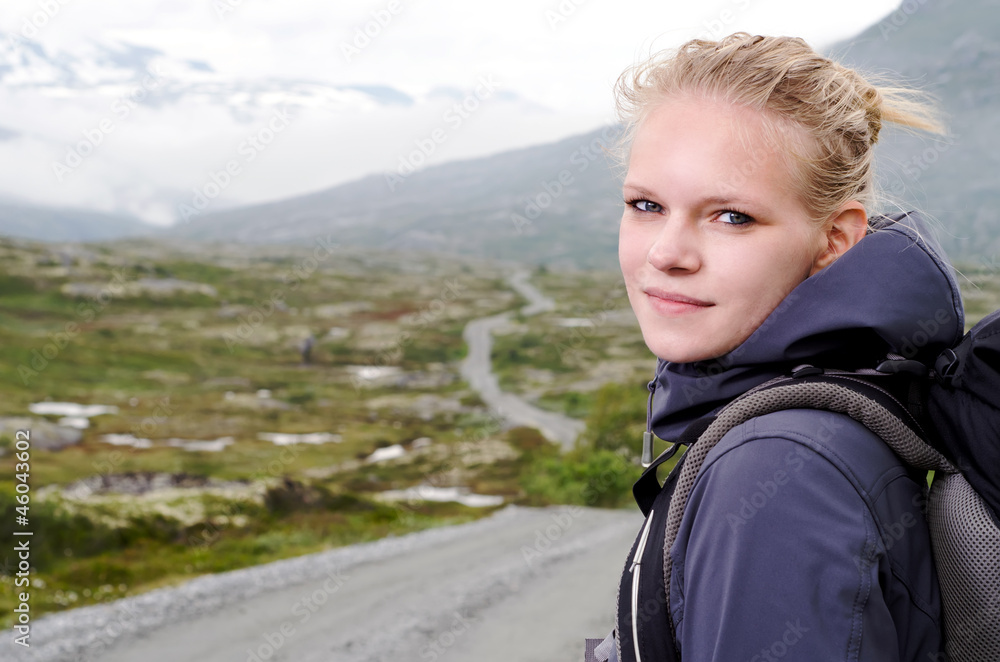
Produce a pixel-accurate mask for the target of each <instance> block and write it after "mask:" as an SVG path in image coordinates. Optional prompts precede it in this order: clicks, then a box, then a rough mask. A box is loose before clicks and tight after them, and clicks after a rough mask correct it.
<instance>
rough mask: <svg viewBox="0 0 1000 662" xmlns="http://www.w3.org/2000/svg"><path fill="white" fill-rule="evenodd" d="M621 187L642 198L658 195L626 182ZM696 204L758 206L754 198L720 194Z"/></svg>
mask: <svg viewBox="0 0 1000 662" xmlns="http://www.w3.org/2000/svg"><path fill="white" fill-rule="evenodd" d="M622 189H623V190H625V191H629V192H630V193H635V194H636V195H639V196H642V197H644V198H651V199H656V198H658V197H659V196H657V195H656V194H655V193H653V192H652V191H650V190H649V189H647V188H646V187H644V186H638V185H635V184H629V183H627V182H626V183H625V184H624V185H623V186H622ZM698 204H699V205H701V206H705V207H726V206H728V205H740V206H743V205H746V206H748V207H758V206H759V205H758V204H757V201H756V200H751V199H749V198H731V197H726V196H721V195H710V196H708V197H707V198H699V200H698Z"/></svg>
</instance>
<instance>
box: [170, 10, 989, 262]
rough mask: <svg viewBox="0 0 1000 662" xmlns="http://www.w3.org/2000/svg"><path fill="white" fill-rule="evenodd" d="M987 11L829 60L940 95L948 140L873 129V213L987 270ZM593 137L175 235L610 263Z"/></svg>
mask: <svg viewBox="0 0 1000 662" xmlns="http://www.w3.org/2000/svg"><path fill="white" fill-rule="evenodd" d="M998 9H1000V0H962V1H961V2H959V1H958V0H941V1H937V2H935V0H925V1H922V2H919V3H918V2H913V1H912V0H907V2H905V3H903V4H901V5H900V8H899V9H898V10H896V11H895V12H893V13H891V14H889V15H888V16H886V17H885V19H883V20H882V21H880V22H879V23H877V24H875V25H873V26H871V27H870V28H868V29H867V30H865V31H864V32H862V33H861V34H859V35H858V36H857V37H855V38H853V39H850V40H847V41H845V42H842V43H840V44H837V45H835V46H834V47H832V48H831V49H829V51H828V53H829V54H830V55H831V56H833V57H835V58H836V59H838V60H839V61H842V62H844V63H845V64H847V65H849V66H855V67H858V68H859V69H861V70H862V71H864V72H874V73H876V74H882V75H886V76H887V77H888V78H889V79H890V80H892V79H899V78H900V77H901V78H902V79H903V80H904V81H909V82H910V83H912V84H913V85H914V86H917V87H920V88H922V89H925V90H927V91H929V92H931V93H934V94H936V95H938V96H939V97H940V99H941V106H942V108H943V109H944V111H945V112H946V114H947V122H948V126H949V127H950V129H951V134H950V135H948V136H946V137H939V138H934V137H926V136H914V135H910V134H908V133H906V132H904V131H901V130H893V129H891V128H887V129H885V130H884V131H883V133H882V136H881V137H880V144H879V147H878V150H879V151H878V156H877V159H878V163H879V168H880V169H879V173H880V175H879V179H880V181H881V185H882V189H883V191H884V193H885V198H884V204H883V207H882V209H880V210H881V211H891V210H893V209H896V208H906V209H912V208H918V209H921V210H923V211H924V212H926V213H927V214H929V215H931V216H932V217H933V218H936V219H937V221H938V223H939V225H940V229H941V233H940V234H941V239H942V242H943V243H944V245H945V248H946V250H948V252H949V253H950V254H951V255H952V257H953V258H958V259H965V260H968V259H980V260H983V261H986V260H991V263H992V259H991V258H990V257H989V256H992V255H995V254H997V253H1000V222H998V219H997V217H996V214H995V210H996V209H998V208H1000V190H998V187H997V185H996V179H995V176H994V174H993V173H995V172H996V171H997V165H998V164H1000V163H998V162H1000V144H998V143H1000V112H998V110H1000V108H998V106H1000V11H998ZM600 133H601V132H596V133H592V134H588V135H584V136H579V137H576V138H572V139H568V140H564V141H561V142H558V143H554V144H552V145H542V146H538V147H532V148H529V149H523V150H518V151H515V152H509V153H505V154H500V155H496V156H492V157H488V158H483V159H475V160H470V161H464V162H461V163H451V164H446V165H442V166H437V167H431V168H427V169H426V170H423V171H418V172H416V173H414V174H412V175H410V176H408V177H406V178H404V179H403V181H401V182H399V183H398V186H397V187H393V186H391V180H392V177H393V176H394V175H393V173H390V174H389V175H385V176H372V177H367V178H365V179H361V180H359V181H356V182H352V183H349V184H344V185H341V186H337V187H334V188H331V189H328V190H326V191H321V192H319V193H316V194H312V195H307V196H302V197H297V198H293V199H290V200H284V201H280V202H275V203H272V204H268V205H258V206H253V207H245V208H241V209H236V210H230V211H226V212H220V213H214V214H207V215H205V216H201V217H197V218H195V219H194V220H193V221H192V222H191V223H190V224H186V225H183V226H180V227H177V228H176V229H174V230H173V232H174V233H176V234H178V235H181V236H184V237H188V238H203V239H214V240H236V241H251V242H269V241H308V240H309V238H310V237H314V236H317V235H321V234H323V233H331V232H332V233H334V234H335V235H336V237H337V239H338V240H339V241H341V242H342V243H344V244H359V245H365V246H385V247H387V248H413V249H434V250H443V251H456V252H462V253H467V254H480V255H485V256H491V257H500V258H508V259H521V260H526V261H533V262H566V263H569V262H575V263H577V264H580V265H581V266H582V265H585V264H586V265H601V266H611V267H613V266H614V264H615V253H616V251H615V244H616V237H615V235H616V226H617V219H618V217H619V215H620V208H621V202H620V193H619V192H618V186H619V184H618V182H619V181H620V180H619V179H618V178H617V177H615V175H614V172H612V168H611V167H610V166H609V164H608V162H607V161H606V160H605V159H604V157H603V156H602V157H601V158H600V159H594V160H592V161H589V162H587V167H585V168H582V169H581V170H580V171H579V172H577V166H576V165H575V164H574V156H573V155H574V154H577V156H576V158H577V159H579V158H580V155H579V153H577V152H578V150H580V148H581V146H584V145H587V144H588V143H591V142H593V141H594V140H595V139H597V138H598V136H599V134H600ZM605 142H608V141H605ZM580 163H581V164H582V163H583V162H582V161H581V162H580ZM562 170H566V171H567V172H568V173H569V175H570V176H571V180H568V183H567V184H566V185H565V186H564V187H562V190H561V191H560V193H559V194H558V195H555V196H552V198H553V199H552V200H551V201H550V204H548V205H547V206H546V208H545V209H543V210H542V209H539V210H537V211H538V212H539V215H538V217H537V218H535V219H533V220H532V219H528V217H527V215H526V212H527V210H529V209H530V207H529V205H530V203H531V202H532V201H536V203H537V202H546V198H545V194H546V188H545V186H546V184H547V183H548V185H549V186H550V188H552V189H553V190H554V189H555V188H556V187H555V185H554V184H553V182H558V175H559V173H560V171H562ZM397 174H398V173H397ZM540 195H541V196H542V198H540V199H539V198H538V196H540ZM873 211H879V210H873ZM516 215H519V216H520V218H523V219H526V220H530V221H531V222H530V223H525V222H523V221H521V222H519V221H517V220H516V219H517V218H518V216H516ZM519 224H520V225H521V226H522V227H521V228H520V232H519V231H518V227H517V226H518V225H519Z"/></svg>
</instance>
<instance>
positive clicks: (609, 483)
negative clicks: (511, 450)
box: [521, 448, 639, 508]
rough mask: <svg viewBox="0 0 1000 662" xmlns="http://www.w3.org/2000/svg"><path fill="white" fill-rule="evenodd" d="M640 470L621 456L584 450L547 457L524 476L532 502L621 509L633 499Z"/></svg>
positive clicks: (540, 460)
mask: <svg viewBox="0 0 1000 662" xmlns="http://www.w3.org/2000/svg"><path fill="white" fill-rule="evenodd" d="M638 476H639V473H638V467H636V466H635V465H634V464H633V463H632V462H631V461H629V460H628V459H627V458H625V457H624V456H623V455H621V454H620V453H616V452H614V451H609V450H606V449H594V448H580V449H577V450H574V451H572V452H570V453H566V454H565V455H563V456H561V457H560V456H556V457H553V456H551V455H550V456H543V457H540V458H538V459H537V460H536V461H535V462H533V463H531V464H530V465H529V467H528V469H527V471H525V472H524V474H522V479H521V487H522V488H523V489H524V491H525V492H526V493H527V495H528V501H529V503H531V504H533V505H547V504H553V503H568V504H575V505H581V506H594V507H601V508H621V507H624V506H627V505H628V504H629V503H630V502H631V500H632V483H633V482H634V481H635V479H636V478H638Z"/></svg>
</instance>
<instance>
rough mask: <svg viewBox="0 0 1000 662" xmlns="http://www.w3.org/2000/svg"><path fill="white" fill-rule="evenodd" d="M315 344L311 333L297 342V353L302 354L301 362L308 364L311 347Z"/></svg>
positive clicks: (310, 359) (310, 360) (310, 357)
mask: <svg viewBox="0 0 1000 662" xmlns="http://www.w3.org/2000/svg"><path fill="white" fill-rule="evenodd" d="M315 344H316V339H315V338H313V335H312V334H311V333H310V334H309V335H308V336H306V338H305V339H304V340H303V341H302V342H301V343H299V353H300V354H301V355H302V363H304V364H306V365H308V364H309V363H311V362H312V349H313V345H315Z"/></svg>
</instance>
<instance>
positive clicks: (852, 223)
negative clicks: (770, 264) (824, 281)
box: [809, 200, 868, 276]
mask: <svg viewBox="0 0 1000 662" xmlns="http://www.w3.org/2000/svg"><path fill="white" fill-rule="evenodd" d="M825 227H826V230H825V232H824V233H823V241H824V242H825V244H826V245H825V247H824V248H822V249H821V250H820V252H819V254H818V255H817V256H816V260H815V262H813V268H812V271H810V272H809V275H810V276H811V275H813V274H814V273H816V272H818V271H820V270H822V269H824V268H826V267H827V266H829V265H830V264H832V263H833V261H834V260H836V259H837V258H838V257H840V256H841V255H843V254H844V253H846V252H847V249H849V248H850V247H851V246H853V245H854V244H856V243H858V242H859V241H861V240H862V239H863V238H864V236H865V234H867V233H868V214H867V213H866V212H865V207H864V205H862V204H861V203H860V202H858V201H857V200H850V201H848V202H846V203H844V205H843V206H841V207H840V209H838V210H837V211H835V212H834V213H833V215H831V216H830V219H829V220H828V221H827V222H826V226H825Z"/></svg>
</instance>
